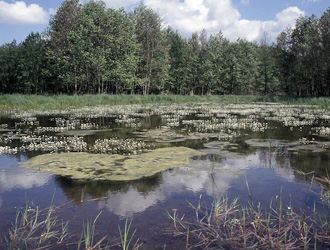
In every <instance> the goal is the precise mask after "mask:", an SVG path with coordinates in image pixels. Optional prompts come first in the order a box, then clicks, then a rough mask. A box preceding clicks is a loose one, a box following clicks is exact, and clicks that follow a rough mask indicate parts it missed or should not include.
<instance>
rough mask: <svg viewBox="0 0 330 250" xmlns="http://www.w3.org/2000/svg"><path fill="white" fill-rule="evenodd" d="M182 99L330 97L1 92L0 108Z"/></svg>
mask: <svg viewBox="0 0 330 250" xmlns="http://www.w3.org/2000/svg"><path fill="white" fill-rule="evenodd" d="M186 102H233V103H252V102H265V103H269V102H278V103H283V104H297V105H303V104H305V105H318V106H322V107H326V108H328V107H329V106H330V98H326V97H319V98H318V97H311V98H309V97H306V98H303V97H295V96H252V95H215V96H212V95H211V96H208V95H206V96H197V95H194V96H182V95H147V96H142V95H106V94H101V95H21V94H15V95H1V96H0V110H7V109H17V108H19V109H23V108H62V107H69V106H74V107H77V106H94V105H121V104H146V103H186Z"/></svg>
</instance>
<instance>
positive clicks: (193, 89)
mask: <svg viewBox="0 0 330 250" xmlns="http://www.w3.org/2000/svg"><path fill="white" fill-rule="evenodd" d="M0 65H1V68H0V94H14V93H21V94H64V93H65V94H100V93H107V94H143V95H148V94H179V95H193V94H195V95H223V94H231V95H241V94H244V95H246V94H255V95H270V94H281V95H282V94H283V95H295V96H330V7H329V8H328V9H327V10H326V11H325V12H324V13H323V14H322V15H321V17H320V18H317V17H316V16H315V15H312V16H310V17H300V18H299V19H297V20H296V25H295V28H293V29H290V28H287V29H286V30H283V31H282V32H281V33H280V34H279V36H278V37H277V39H276V41H274V42H271V41H270V38H269V36H268V35H267V33H265V34H264V35H263V37H262V39H261V40H260V41H258V42H249V41H246V40H244V39H238V40H236V41H229V40H228V39H227V38H225V37H224V36H223V35H222V33H221V31H219V33H217V34H210V35H209V34H208V33H207V31H206V30H204V31H202V32H200V33H193V34H192V35H191V37H189V38H183V37H182V36H181V35H180V33H179V31H174V30H173V29H171V28H170V27H163V26H162V20H161V18H160V16H159V15H158V14H157V13H156V12H155V11H154V10H152V9H150V8H148V7H147V6H146V5H144V4H143V3H141V4H140V5H139V6H137V7H136V8H134V9H133V10H132V11H130V12H126V11H125V10H124V9H119V10H115V9H111V8H106V6H105V3H104V2H102V1H89V2H87V3H85V4H83V5H82V4H80V3H79V0H66V1H64V2H63V3H62V5H61V7H59V8H58V10H57V12H56V14H55V15H54V16H52V18H51V20H50V22H49V25H48V28H47V30H45V32H43V33H41V34H40V33H33V32H32V33H30V34H29V35H28V36H27V37H26V39H25V40H24V41H23V42H21V43H17V42H16V41H15V40H14V41H13V42H11V43H6V44H3V45H1V46H0Z"/></svg>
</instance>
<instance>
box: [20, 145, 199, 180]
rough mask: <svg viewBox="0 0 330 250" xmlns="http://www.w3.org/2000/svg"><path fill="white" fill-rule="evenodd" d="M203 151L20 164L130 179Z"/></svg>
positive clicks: (65, 156)
mask: <svg viewBox="0 0 330 250" xmlns="http://www.w3.org/2000/svg"><path fill="white" fill-rule="evenodd" d="M203 154H204V153H202V152H199V151H196V150H193V149H190V148H186V147H168V148H159V149H155V150H153V151H150V152H147V153H144V154H140V155H132V156H124V155H119V154H91V153H61V154H44V155H39V156H36V157H34V158H32V159H30V160H28V161H26V162H22V163H20V166H21V167H26V168H29V169H34V170H40V171H48V172H50V173H52V174H55V175H62V176H69V177H71V178H73V179H78V180H111V181H128V180H136V179H139V178H141V177H146V176H151V175H154V174H156V173H158V172H161V171H163V170H166V169H170V168H174V167H180V166H184V165H187V164H188V163H189V157H191V156H196V155H203Z"/></svg>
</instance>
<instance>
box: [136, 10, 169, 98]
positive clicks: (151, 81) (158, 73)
mask: <svg viewBox="0 0 330 250" xmlns="http://www.w3.org/2000/svg"><path fill="white" fill-rule="evenodd" d="M131 19H132V21H133V23H134V26H135V34H136V38H137V41H138V43H139V44H140V53H139V57H140V58H139V62H138V69H137V76H138V77H139V78H140V79H141V83H142V86H141V88H142V93H143V94H144V95H147V94H149V93H150V91H151V90H153V91H159V90H160V89H161V87H160V86H162V85H163V84H164V82H165V81H166V80H167V79H168V67H169V61H168V59H169V58H168V50H169V44H168V41H167V39H166V34H165V33H164V32H162V30H161V20H160V18H159V16H158V14H157V13H156V12H155V11H153V10H152V9H149V8H147V7H146V6H145V5H144V4H141V5H140V6H138V7H136V8H135V9H134V10H133V12H132V13H131Z"/></svg>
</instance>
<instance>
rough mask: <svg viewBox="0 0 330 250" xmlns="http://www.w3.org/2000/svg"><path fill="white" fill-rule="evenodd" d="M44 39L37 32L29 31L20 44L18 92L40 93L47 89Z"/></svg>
mask: <svg viewBox="0 0 330 250" xmlns="http://www.w3.org/2000/svg"><path fill="white" fill-rule="evenodd" d="M48 67H49V64H48V60H47V47H46V41H45V39H43V37H42V36H41V35H40V34H39V33H33V32H32V33H31V34H29V35H28V36H27V38H26V39H25V41H23V42H22V43H21V44H20V60H19V65H18V71H19V74H18V81H19V85H20V92H23V93H34V94H38V93H42V92H43V91H44V90H47V85H44V84H46V81H45V77H47V74H48V69H47V68H48Z"/></svg>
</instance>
